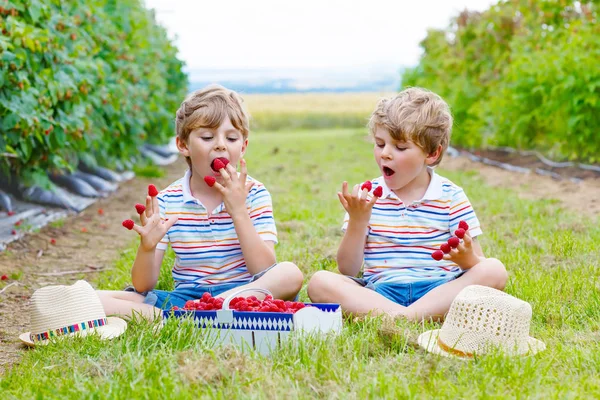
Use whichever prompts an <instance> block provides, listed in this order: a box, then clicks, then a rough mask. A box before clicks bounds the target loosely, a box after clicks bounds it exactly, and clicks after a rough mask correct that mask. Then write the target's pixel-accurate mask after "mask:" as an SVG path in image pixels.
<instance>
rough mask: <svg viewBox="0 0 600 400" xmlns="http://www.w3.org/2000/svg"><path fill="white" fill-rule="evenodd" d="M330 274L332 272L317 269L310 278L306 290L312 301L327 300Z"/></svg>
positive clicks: (330, 279)
mask: <svg viewBox="0 0 600 400" xmlns="http://www.w3.org/2000/svg"><path fill="white" fill-rule="evenodd" d="M332 275H334V274H333V273H332V272H329V271H317V272H315V273H314V274H313V276H312V277H311V278H310V280H309V281H308V287H307V288H306V291H307V293H308V297H310V299H311V300H312V301H313V302H317V303H318V302H326V301H327V300H326V295H327V293H328V292H329V290H330V287H331V281H332Z"/></svg>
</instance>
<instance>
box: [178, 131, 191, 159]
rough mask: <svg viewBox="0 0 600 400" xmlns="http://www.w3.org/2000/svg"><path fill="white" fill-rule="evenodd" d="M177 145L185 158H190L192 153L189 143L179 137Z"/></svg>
mask: <svg viewBox="0 0 600 400" xmlns="http://www.w3.org/2000/svg"><path fill="white" fill-rule="evenodd" d="M175 143H176V144H177V149H178V150H179V152H180V153H181V154H182V155H183V156H184V157H189V156H190V151H189V150H188V146H187V143H186V142H185V141H184V140H181V138H180V137H179V136H177V137H176V138H175Z"/></svg>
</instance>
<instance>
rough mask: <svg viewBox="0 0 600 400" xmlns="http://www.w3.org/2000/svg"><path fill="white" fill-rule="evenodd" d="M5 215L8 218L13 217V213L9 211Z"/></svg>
mask: <svg viewBox="0 0 600 400" xmlns="http://www.w3.org/2000/svg"><path fill="white" fill-rule="evenodd" d="M6 214H7V215H8V216H9V217H12V216H13V215H15V212H14V211H9V212H7V213H6Z"/></svg>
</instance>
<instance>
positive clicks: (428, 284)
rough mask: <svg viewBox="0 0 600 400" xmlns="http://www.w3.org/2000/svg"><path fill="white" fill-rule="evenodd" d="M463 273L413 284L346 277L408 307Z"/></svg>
mask: <svg viewBox="0 0 600 400" xmlns="http://www.w3.org/2000/svg"><path fill="white" fill-rule="evenodd" d="M465 272H467V271H466V270H465V271H461V272H459V273H458V274H456V275H454V276H452V277H449V278H435V279H423V280H419V281H413V282H380V283H379V282H377V281H375V282H368V281H366V280H365V279H362V278H355V277H353V276H348V278H350V279H352V280H353V281H354V282H356V283H358V284H359V285H361V286H363V287H365V288H367V289H371V290H374V291H375V292H377V293H379V294H380V295H382V296H383V297H385V298H387V299H389V300H391V301H393V302H394V303H398V304H400V305H401V306H404V307H408V306H410V305H411V304H412V303H414V302H415V301H417V300H419V299H420V298H421V297H423V296H425V295H426V294H427V293H429V292H430V291H432V290H433V289H435V288H436V287H438V286H441V285H443V284H444V283H447V282H450V281H452V280H454V279H456V278H458V277H460V276H462V275H463V274H464V273H465Z"/></svg>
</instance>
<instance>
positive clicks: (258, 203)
mask: <svg viewBox="0 0 600 400" xmlns="http://www.w3.org/2000/svg"><path fill="white" fill-rule="evenodd" d="M190 176H191V173H190V171H189V170H188V171H187V172H186V174H185V176H184V177H183V178H181V179H179V180H177V181H175V182H173V183H172V184H171V185H170V186H169V187H167V188H166V189H164V190H163V191H161V192H160V193H159V195H158V205H159V207H160V215H161V218H165V217H167V218H169V217H174V216H177V217H178V218H179V220H178V221H177V222H176V223H175V225H173V226H172V227H171V229H169V231H168V232H167V234H166V235H165V237H164V238H163V239H162V240H161V241H160V243H159V244H158V246H157V247H156V248H157V249H158V250H165V249H166V248H167V246H168V245H169V244H171V248H172V249H173V251H174V252H175V255H176V258H175V264H174V266H173V279H174V280H175V285H176V287H177V288H178V289H186V288H195V287H197V286H199V285H216V284H221V283H240V284H242V283H246V282H249V281H250V280H251V278H252V275H250V273H249V272H248V269H247V268H246V262H245V260H244V256H243V254H242V248H241V246H240V242H239V240H238V237H237V234H236V232H235V227H234V226H233V220H232V219H231V216H230V215H229V213H228V212H227V210H226V209H225V204H224V203H221V204H220V205H219V206H217V208H215V209H214V210H213V212H212V213H211V215H210V218H209V216H208V212H207V210H206V208H205V207H204V205H202V203H201V202H200V200H198V199H196V198H195V197H193V196H192V193H191V191H190ZM247 181H252V182H254V186H252V189H250V192H249V193H248V196H247V197H246V208H247V209H248V214H249V215H250V219H251V220H252V223H253V224H254V228H256V231H257V232H258V234H259V235H260V237H261V238H262V239H263V240H265V241H267V240H270V241H273V242H275V243H277V229H276V228H275V220H274V219H273V206H272V202H271V195H270V194H269V192H268V191H267V189H266V188H265V186H264V185H263V184H262V183H260V182H258V181H257V180H255V179H252V178H250V177H248V179H247Z"/></svg>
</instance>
